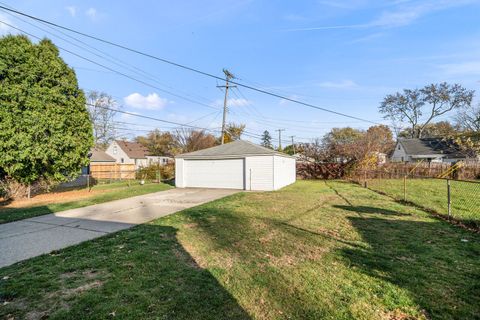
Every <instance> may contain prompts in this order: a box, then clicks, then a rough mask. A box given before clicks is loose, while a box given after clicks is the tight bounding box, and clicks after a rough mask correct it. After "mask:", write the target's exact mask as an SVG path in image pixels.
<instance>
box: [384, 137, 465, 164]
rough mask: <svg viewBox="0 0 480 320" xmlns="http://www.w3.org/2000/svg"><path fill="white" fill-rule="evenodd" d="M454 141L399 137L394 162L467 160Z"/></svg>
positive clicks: (392, 158) (393, 155) (393, 154)
mask: <svg viewBox="0 0 480 320" xmlns="http://www.w3.org/2000/svg"><path fill="white" fill-rule="evenodd" d="M466 158H467V157H466V155H465V154H464V153H463V152H461V150H460V149H459V148H458V145H456V144H455V143H454V142H453V141H448V140H446V139H442V138H422V139H417V138H412V139H399V140H398V141H397V144H396V145H395V150H394V152H393V153H392V156H391V161H392V162H418V161H427V162H457V161H459V160H465V159H466Z"/></svg>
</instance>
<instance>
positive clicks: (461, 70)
mask: <svg viewBox="0 0 480 320" xmlns="http://www.w3.org/2000/svg"><path fill="white" fill-rule="evenodd" d="M439 68H440V69H441V70H442V71H443V73H444V74H446V75H449V76H452V75H455V76H459V75H461V76H480V61H479V60H477V61H465V62H459V63H448V64H443V65H440V66H439Z"/></svg>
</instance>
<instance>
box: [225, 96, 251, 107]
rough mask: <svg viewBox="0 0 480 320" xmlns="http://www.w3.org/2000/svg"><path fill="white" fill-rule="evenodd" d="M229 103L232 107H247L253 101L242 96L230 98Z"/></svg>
mask: <svg viewBox="0 0 480 320" xmlns="http://www.w3.org/2000/svg"><path fill="white" fill-rule="evenodd" d="M227 104H228V105H229V106H231V107H245V106H249V105H250V104H251V102H250V101H248V100H247V99H241V98H240V99H228V103H227Z"/></svg>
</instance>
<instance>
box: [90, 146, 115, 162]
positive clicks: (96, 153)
mask: <svg viewBox="0 0 480 320" xmlns="http://www.w3.org/2000/svg"><path fill="white" fill-rule="evenodd" d="M90 162H115V158H113V157H111V156H109V155H108V154H107V153H106V152H105V151H103V150H100V149H99V148H92V149H90Z"/></svg>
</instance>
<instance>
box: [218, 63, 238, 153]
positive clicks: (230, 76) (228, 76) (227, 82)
mask: <svg viewBox="0 0 480 320" xmlns="http://www.w3.org/2000/svg"><path fill="white" fill-rule="evenodd" d="M223 73H224V74H225V85H224V86H217V88H225V98H224V99H223V121H222V139H221V140H222V144H224V142H225V121H226V120H227V111H228V108H227V101H228V89H229V88H235V87H237V86H232V85H230V80H231V79H235V76H234V75H233V74H232V73H230V71H228V70H227V69H223Z"/></svg>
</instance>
